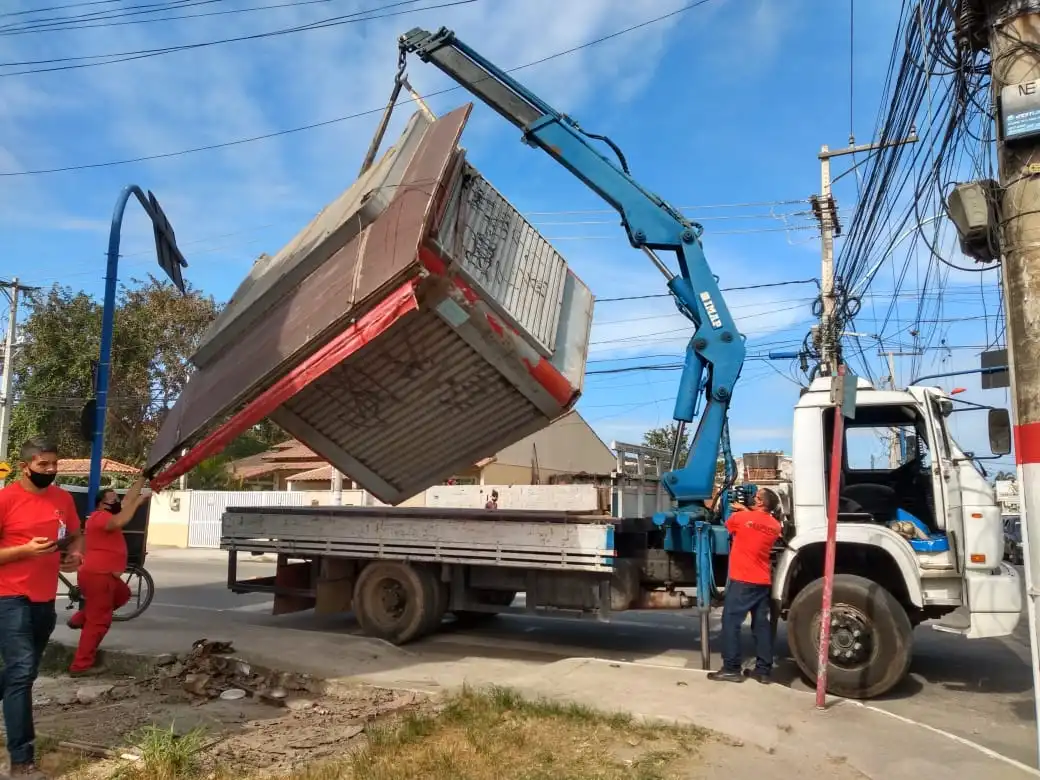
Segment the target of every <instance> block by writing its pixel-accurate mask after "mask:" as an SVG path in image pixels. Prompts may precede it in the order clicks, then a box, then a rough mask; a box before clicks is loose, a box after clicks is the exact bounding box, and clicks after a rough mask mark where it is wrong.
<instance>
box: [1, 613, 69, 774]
mask: <svg viewBox="0 0 1040 780" xmlns="http://www.w3.org/2000/svg"><path fill="white" fill-rule="evenodd" d="M56 619H57V618H56V615H55V612H54V602H53V601H46V602H32V601H29V599H27V598H25V597H24V596H0V659H3V662H4V668H3V669H2V670H0V699H3V711H4V727H5V728H6V730H7V752H8V754H9V755H10V756H11V763H12V764H30V763H32V762H33V761H34V760H35V742H36V730H35V728H34V727H33V715H32V688H33V683H34V682H36V675H37V674H38V673H39V671H40V659H41V658H42V657H43V651H44V648H46V647H47V642H48V641H49V640H50V638H51V634H52V633H53V632H54V623H55V621H56Z"/></svg>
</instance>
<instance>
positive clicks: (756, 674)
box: [744, 669, 773, 685]
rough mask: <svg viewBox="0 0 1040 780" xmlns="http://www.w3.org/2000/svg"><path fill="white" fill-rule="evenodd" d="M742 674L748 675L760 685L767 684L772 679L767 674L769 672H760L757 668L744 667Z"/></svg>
mask: <svg viewBox="0 0 1040 780" xmlns="http://www.w3.org/2000/svg"><path fill="white" fill-rule="evenodd" d="M744 676H745V677H750V678H751V679H752V680H754V681H756V682H758V683H760V684H762V685H769V683H771V682H772V681H773V680H772V678H771V677H770V676H769V672H760V671H758V669H745V670H744Z"/></svg>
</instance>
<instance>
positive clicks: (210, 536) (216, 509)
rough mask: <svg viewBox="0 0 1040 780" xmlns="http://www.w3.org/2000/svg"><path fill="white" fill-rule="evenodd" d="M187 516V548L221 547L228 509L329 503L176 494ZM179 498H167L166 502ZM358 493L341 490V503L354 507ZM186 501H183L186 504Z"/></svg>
mask: <svg viewBox="0 0 1040 780" xmlns="http://www.w3.org/2000/svg"><path fill="white" fill-rule="evenodd" d="M177 493H178V494H179V497H180V498H181V501H180V502H179V503H180V504H181V506H183V505H184V504H187V506H186V507H185V508H186V510H187V516H188V546H189V547H214V548H216V547H220V518H221V517H222V516H223V515H224V512H225V511H226V510H227V508H228V507H229V506H270V507H277V506H312V505H314V506H317V505H320V504H323V503H324V504H327V503H330V501H329V500H327V499H328V497H329V494H328V493H319V494H317V495H318V496H320V497H321V498H324V499H326V500H324V501H322V500H319V499H318V498H316V497H315V496H316V494H315V493H313V492H310V491H294V490H226V491H225V490H185V491H177ZM176 497H178V496H174V495H172V494H171V495H169V496H167V497H166V501H170V500H171V499H173V498H176ZM363 497H364V493H363V491H360V490H344V491H343V503H344V504H357V503H360V501H359V500H361V499H363ZM185 499H186V500H185Z"/></svg>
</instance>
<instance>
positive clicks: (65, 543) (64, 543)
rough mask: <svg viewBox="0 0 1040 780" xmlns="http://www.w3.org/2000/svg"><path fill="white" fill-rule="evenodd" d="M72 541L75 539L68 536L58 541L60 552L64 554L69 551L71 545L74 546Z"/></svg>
mask: <svg viewBox="0 0 1040 780" xmlns="http://www.w3.org/2000/svg"><path fill="white" fill-rule="evenodd" d="M72 539H73V537H71V536H66V537H64V538H62V539H58V540H57V541H56V542H55V544H56V545H57V546H58V549H59V550H61V551H62V552H64V551H65V550H67V549H69V545H70V544H72Z"/></svg>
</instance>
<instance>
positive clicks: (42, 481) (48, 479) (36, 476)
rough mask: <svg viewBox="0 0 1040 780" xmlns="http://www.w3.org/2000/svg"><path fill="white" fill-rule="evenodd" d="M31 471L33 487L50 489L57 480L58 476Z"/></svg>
mask: <svg viewBox="0 0 1040 780" xmlns="http://www.w3.org/2000/svg"><path fill="white" fill-rule="evenodd" d="M28 471H29V481H30V482H32V483H33V487H36V488H39V489H40V490H43V489H44V488H45V487H50V485H51V483H52V482H54V480H55V479H56V478H57V476H58V475H57V474H44V473H43V472H41V471H33V470H32V469H28Z"/></svg>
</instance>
